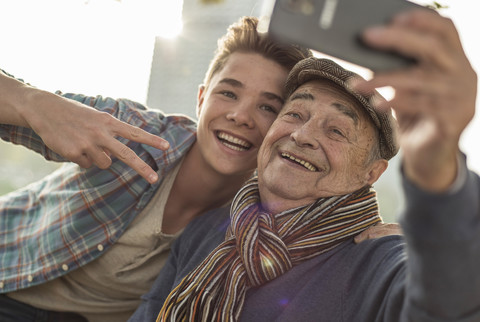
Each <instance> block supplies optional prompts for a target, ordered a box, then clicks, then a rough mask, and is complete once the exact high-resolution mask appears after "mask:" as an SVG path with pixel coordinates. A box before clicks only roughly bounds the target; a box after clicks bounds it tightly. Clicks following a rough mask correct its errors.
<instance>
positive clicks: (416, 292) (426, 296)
mask: <svg viewBox="0 0 480 322" xmlns="http://www.w3.org/2000/svg"><path fill="white" fill-rule="evenodd" d="M364 36H365V40H366V41H367V42H368V43H369V44H371V45H372V46H375V47H378V48H382V49H387V50H394V51H398V52H401V53H404V54H406V55H408V56H411V57H414V58H416V60H417V61H418V63H417V64H416V65H415V66H413V67H411V68H408V69H405V70H397V71H392V72H386V73H380V74H376V75H375V76H374V78H373V79H372V80H370V81H367V82H360V81H359V82H357V83H356V85H355V86H357V89H359V90H363V91H370V90H371V89H373V88H378V87H383V86H392V87H393V88H394V90H395V96H394V98H393V99H392V100H391V101H389V102H382V103H379V104H378V108H389V106H392V107H393V109H394V110H395V114H396V117H397V120H398V123H399V132H400V145H401V149H402V167H403V174H404V179H405V180H404V190H405V197H406V209H405V212H404V213H403V216H402V218H401V223H402V228H403V231H404V233H405V239H406V241H407V254H408V260H407V271H408V273H407V276H408V279H406V280H405V283H406V289H405V293H404V294H405V303H404V305H405V308H406V310H404V313H405V314H407V315H408V316H409V318H411V319H414V320H419V317H422V319H421V320H422V321H423V320H424V319H425V320H428V321H433V320H435V318H438V319H442V320H455V321H458V320H462V321H467V320H468V321H478V319H480V317H479V315H480V312H479V311H478V308H479V307H480V300H479V299H480V277H479V275H478V271H479V269H480V257H479V254H478V250H479V245H480V205H479V202H478V200H479V198H480V190H479V186H480V179H479V177H478V176H476V175H475V174H473V173H471V172H467V171H466V170H465V168H466V164H465V160H464V159H463V158H462V156H461V154H460V152H459V140H460V135H461V133H462V132H463V130H464V129H465V127H466V126H467V124H468V123H469V122H470V121H471V119H472V118H473V115H474V112H475V99H476V90H477V75H476V73H475V71H474V70H473V69H472V67H471V65H470V63H469V61H468V59H467V57H466V55H465V53H464V51H463V48H462V45H461V42H460V38H459V35H458V33H457V31H456V29H455V26H454V24H453V23H452V21H451V20H450V19H448V18H444V17H441V16H440V15H438V14H436V13H434V12H428V11H422V10H421V11H415V12H410V13H405V14H402V15H399V16H397V17H396V18H395V19H394V21H393V22H392V24H390V25H389V26H387V27H380V28H374V29H371V30H368V31H367V32H366V33H365V35H364ZM462 169H463V171H462ZM462 173H463V174H462ZM427 318H428V319H427Z"/></svg>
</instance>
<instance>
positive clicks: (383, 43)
mask: <svg viewBox="0 0 480 322" xmlns="http://www.w3.org/2000/svg"><path fill="white" fill-rule="evenodd" d="M363 36H364V40H365V42H367V43H368V44H369V45H370V46H373V47H375V48H378V49H381V50H389V51H395V52H398V53H400V54H403V55H405V56H408V57H412V58H414V59H416V60H417V61H418V62H419V63H421V64H427V65H428V64H432V65H435V66H436V67H437V68H442V69H446V70H449V69H451V68H453V67H454V66H455V62H454V61H452V59H451V57H452V55H454V56H458V57H459V58H460V57H463V56H464V53H463V49H462V46H461V42H460V38H459V35H458V33H457V31H456V29H455V27H454V25H453V22H452V21H451V20H450V19H448V18H445V17H441V16H439V15H438V14H437V13H435V12H431V11H430V10H416V11H412V12H407V13H402V14H400V15H398V16H396V17H395V19H394V20H393V23H392V24H390V25H387V26H381V27H374V28H370V29H367V30H366V31H365V32H364V34H363Z"/></svg>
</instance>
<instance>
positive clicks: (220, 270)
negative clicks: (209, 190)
mask: <svg viewBox="0 0 480 322" xmlns="http://www.w3.org/2000/svg"><path fill="white" fill-rule="evenodd" d="M230 216H231V223H230V227H229V228H228V231H227V234H226V238H225V241H224V242H223V243H221V244H220V245H219V246H217V247H216V248H215V249H214V250H213V251H212V252H211V253H210V254H209V256H208V257H207V258H206V259H204V260H203V262H202V263H201V264H200V265H199V266H197V268H196V269H194V270H193V271H192V272H190V274H188V275H187V276H186V277H185V278H184V279H183V280H182V282H181V283H180V284H179V285H178V286H177V287H176V288H175V289H174V290H173V291H172V292H171V293H170V295H169V296H168V298H167V299H166V301H165V303H164V305H163V307H162V310H161V311H160V314H159V315H158V318H157V321H237V320H238V319H239V317H240V313H241V311H242V307H243V303H244V300H245V294H246V292H247V290H248V289H249V288H250V287H255V286H260V285H262V284H265V283H267V282H268V281H271V280H273V279H275V278H276V277H278V276H280V275H282V274H284V273H286V272H287V271H288V270H289V269H291V268H292V267H293V266H294V265H298V264H300V263H301V262H303V261H306V260H308V259H310V258H312V257H315V256H317V255H319V254H321V253H324V252H327V251H329V250H331V249H332V248H334V247H335V246H337V245H339V244H340V243H341V242H343V241H345V240H347V239H349V238H351V237H352V236H355V235H357V234H359V233H360V232H361V231H363V230H365V229H366V228H368V227H369V226H371V225H373V224H375V223H378V222H380V221H381V218H380V216H379V215H378V205H377V200H376V194H375V191H374V190H373V189H372V188H370V187H366V188H363V189H360V190H358V191H356V192H353V193H350V194H347V195H343V196H335V197H327V198H321V199H319V200H317V201H316V202H314V203H313V204H311V205H307V206H302V207H298V208H294V209H290V210H287V211H284V212H282V213H280V214H277V215H272V214H270V213H268V212H266V211H264V210H263V209H262V207H261V204H260V200H259V193H258V183H257V178H256V177H255V178H252V179H250V180H249V181H248V182H247V183H246V184H245V185H244V186H243V187H242V189H241V190H240V191H239V192H238V193H237V195H236V196H235V198H234V200H233V203H232V206H231V210H230Z"/></svg>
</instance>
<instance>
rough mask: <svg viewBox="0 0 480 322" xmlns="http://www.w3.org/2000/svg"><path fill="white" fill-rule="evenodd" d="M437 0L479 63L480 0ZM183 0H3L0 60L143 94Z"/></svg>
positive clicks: (137, 96)
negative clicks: (160, 40) (158, 41)
mask: <svg viewBox="0 0 480 322" xmlns="http://www.w3.org/2000/svg"><path fill="white" fill-rule="evenodd" d="M439 2H440V3H441V4H443V5H446V6H448V7H449V8H448V9H443V10H442V11H441V13H442V14H443V15H446V16H449V17H451V18H452V20H453V21H454V23H455V25H456V26H457V28H458V30H459V33H460V37H461V39H462V42H463V45H464V48H465V51H466V54H467V56H468V57H469V58H470V61H471V63H472V65H473V67H474V69H475V70H476V71H479V70H480V45H479V44H478V42H477V40H476V39H477V37H478V35H477V30H478V29H479V25H480V24H479V22H478V12H480V1H467V0H439ZM181 5H182V1H180V0H122V1H118V0H42V1H39V0H2V1H0V12H1V13H2V19H0V43H1V44H2V50H1V51H0V68H2V69H5V70H6V71H8V72H10V73H12V74H14V75H16V76H18V77H21V78H24V79H25V80H27V81H28V82H30V83H31V84H32V85H34V86H37V87H39V88H42V89H47V90H51V91H55V90H57V89H61V90H62V91H63V92H69V91H72V92H76V93H83V94H87V95H97V94H102V95H104V96H112V97H117V98H120V97H127V98H130V99H133V100H136V101H139V102H145V101H146V95H147V89H148V81H149V74H150V66H151V61H152V55H153V46H154V38H155V37H156V36H159V35H163V36H164V37H171V36H172V33H173V34H175V33H178V32H180V31H181ZM357 72H360V73H362V72H361V71H357ZM477 101H478V102H480V100H478V99H477ZM477 106H479V104H477ZM479 136H480V116H479V113H477V114H476V116H475V119H474V121H473V122H472V123H471V124H470V125H469V127H468V128H467V130H466V132H465V133H464V135H463V136H462V139H461V147H462V150H463V151H464V152H466V153H467V154H468V156H469V157H468V162H469V165H470V167H471V168H473V169H474V170H476V171H477V172H480V149H479V148H477V146H476V141H477V140H478V138H479Z"/></svg>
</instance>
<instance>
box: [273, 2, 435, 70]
mask: <svg viewBox="0 0 480 322" xmlns="http://www.w3.org/2000/svg"><path fill="white" fill-rule="evenodd" d="M418 8H424V9H426V8H425V7H423V6H421V5H419V4H415V3H413V2H410V1H407V0H276V1H275V3H274V4H273V9H272V11H271V14H270V19H269V23H268V33H269V35H271V36H272V37H273V38H274V39H277V41H283V42H289V43H296V44H298V45H301V46H304V47H307V48H311V49H313V50H316V51H318V52H321V53H324V54H327V55H330V56H334V57H337V58H339V59H342V60H346V61H348V62H351V63H354V64H357V65H360V66H363V67H366V68H368V69H370V70H372V71H374V72H375V71H385V70H392V69H396V68H403V67H406V66H409V65H411V64H414V63H415V60H414V59H412V58H409V57H404V56H402V55H399V54H397V53H395V52H389V51H380V50H377V49H373V48H370V47H368V46H367V45H366V44H364V43H363V42H362V40H361V38H360V33H361V32H362V31H363V30H364V29H365V28H367V27H369V26H373V25H381V24H386V23H388V22H389V20H390V19H391V18H392V16H393V15H395V14H396V13H399V12H402V11H406V10H411V9H418ZM429 10H430V9H429ZM267 16H268V13H267Z"/></svg>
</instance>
